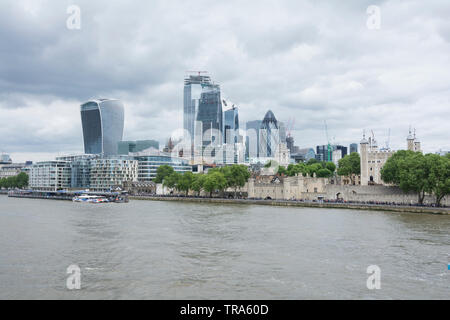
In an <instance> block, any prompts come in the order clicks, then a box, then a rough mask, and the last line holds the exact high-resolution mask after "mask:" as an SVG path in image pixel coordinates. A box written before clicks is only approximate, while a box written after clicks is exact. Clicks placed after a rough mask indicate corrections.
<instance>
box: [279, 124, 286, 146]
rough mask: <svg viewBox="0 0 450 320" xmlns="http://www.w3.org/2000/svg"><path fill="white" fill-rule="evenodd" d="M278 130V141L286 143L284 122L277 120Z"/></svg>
mask: <svg viewBox="0 0 450 320" xmlns="http://www.w3.org/2000/svg"><path fill="white" fill-rule="evenodd" d="M278 130H279V131H280V142H281V143H286V126H285V125H284V122H281V121H278Z"/></svg>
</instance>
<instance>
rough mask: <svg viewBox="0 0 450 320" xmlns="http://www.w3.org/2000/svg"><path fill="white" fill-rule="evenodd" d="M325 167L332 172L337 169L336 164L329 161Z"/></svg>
mask: <svg viewBox="0 0 450 320" xmlns="http://www.w3.org/2000/svg"><path fill="white" fill-rule="evenodd" d="M325 169H328V170H330V171H331V173H332V174H333V173H334V171H335V170H336V165H335V164H334V163H333V162H327V163H325Z"/></svg>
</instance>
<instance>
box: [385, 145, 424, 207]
mask: <svg viewBox="0 0 450 320" xmlns="http://www.w3.org/2000/svg"><path fill="white" fill-rule="evenodd" d="M429 171H430V167H429V165H428V164H427V161H426V159H425V157H424V155H423V154H422V153H420V152H413V151H410V150H406V151H405V150H401V151H397V152H396V153H395V154H394V155H392V157H390V158H389V159H388V160H387V161H386V163H385V164H384V166H383V168H382V169H381V179H382V180H383V181H384V182H387V183H393V184H395V185H397V186H398V187H399V188H400V189H401V190H402V191H404V192H415V193H417V195H418V203H419V204H422V203H423V199H424V197H425V193H426V192H427V191H430V186H429V182H428V181H427V179H428V177H429Z"/></svg>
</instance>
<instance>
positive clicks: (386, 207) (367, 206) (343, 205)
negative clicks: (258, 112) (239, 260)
mask: <svg viewBox="0 0 450 320" xmlns="http://www.w3.org/2000/svg"><path fill="white" fill-rule="evenodd" d="M130 199H134V200H152V201H186V202H200V203H201V202H203V203H219V204H220V203H221V204H256V205H269V206H288V207H311V208H337V209H357V210H378V211H395V212H415V213H432V214H442V215H450V208H448V207H429V206H417V205H400V204H376V203H350V202H325V201H324V202H313V201H300V200H262V199H226V198H203V197H184V196H178V197H177V196H130Z"/></svg>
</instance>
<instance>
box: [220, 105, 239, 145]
mask: <svg viewBox="0 0 450 320" xmlns="http://www.w3.org/2000/svg"><path fill="white" fill-rule="evenodd" d="M224 103H225V101H224ZM224 105H226V103H225V104H224ZM224 118H225V119H224V127H223V141H224V143H238V142H239V115H238V109H237V108H236V107H235V106H234V105H233V106H232V107H231V109H229V110H226V111H225V112H224Z"/></svg>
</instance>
